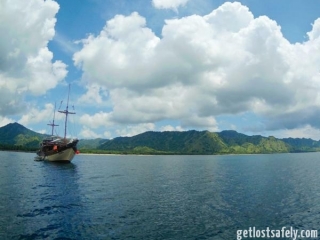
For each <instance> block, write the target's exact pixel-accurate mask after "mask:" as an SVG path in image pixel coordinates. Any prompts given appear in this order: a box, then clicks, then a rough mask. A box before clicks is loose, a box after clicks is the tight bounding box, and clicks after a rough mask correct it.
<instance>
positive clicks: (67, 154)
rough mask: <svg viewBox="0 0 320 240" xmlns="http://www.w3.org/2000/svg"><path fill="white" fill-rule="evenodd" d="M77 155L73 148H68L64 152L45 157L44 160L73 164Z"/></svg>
mask: <svg viewBox="0 0 320 240" xmlns="http://www.w3.org/2000/svg"><path fill="white" fill-rule="evenodd" d="M75 154H76V153H75V151H74V150H73V148H67V149H65V150H63V151H60V152H56V153H54V154H51V155H48V156H45V157H44V159H43V160H44V161H49V162H71V161H72V159H73V157H74V155H75Z"/></svg>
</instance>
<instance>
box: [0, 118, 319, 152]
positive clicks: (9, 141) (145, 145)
mask: <svg viewBox="0 0 320 240" xmlns="http://www.w3.org/2000/svg"><path fill="white" fill-rule="evenodd" d="M45 136H46V135H43V134H40V133H36V132H34V131H31V130H29V129H27V128H25V127H24V126H22V125H21V124H18V123H10V124H8V125H6V126H4V127H1V128H0V149H7V148H8V146H20V147H21V148H27V149H33V148H37V147H38V146H39V143H40V141H41V140H42V139H43V138H44V137H45ZM78 148H79V149H80V151H81V150H82V151H83V152H108V153H120V154H129V153H131V154H244V153H249V154H250V153H286V152H308V151H320V141H315V140H312V139H305V138H302V139H301V138H285V139H277V138H275V137H263V136H260V135H256V136H248V135H245V134H242V133H238V132H236V131H231V130H229V131H222V132H218V133H213V132H209V131H195V130H191V131H185V132H145V133H141V134H138V135H136V136H133V137H117V138H114V139H112V140H107V139H101V138H98V139H82V140H80V141H79V144H78ZM13 149H15V148H13Z"/></svg>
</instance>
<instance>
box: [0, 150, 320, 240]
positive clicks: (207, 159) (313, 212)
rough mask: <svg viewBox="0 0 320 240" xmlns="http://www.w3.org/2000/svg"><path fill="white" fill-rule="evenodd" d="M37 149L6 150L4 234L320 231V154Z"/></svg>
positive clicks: (1, 166)
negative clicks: (48, 155)
mask: <svg viewBox="0 0 320 240" xmlns="http://www.w3.org/2000/svg"><path fill="white" fill-rule="evenodd" d="M34 156H35V154H33V153H21V152H5V151H3V152H0V239H77V240H78V239H139V240H140V239H227V240H228V239H262V238H254V237H253V236H251V238H248V236H249V235H247V238H245V237H243V238H242V237H240V236H238V235H237V234H238V232H239V231H244V230H248V231H249V230H250V229H253V228H254V229H256V230H257V229H259V230H260V231H262V230H264V229H270V230H271V229H273V230H278V231H280V230H281V229H286V230H290V229H297V230H299V231H301V230H319V232H320V174H319V173H320V153H296V154H268V155H222V156H137V155H84V154H79V155H76V156H75V158H74V160H73V161H72V163H69V164H57V163H50V162H36V161H34V160H33V158H34ZM260 234H261V232H260ZM267 239H271V238H267ZM273 239H293V238H292V236H291V237H287V238H286V237H283V236H281V237H279V236H278V238H273ZM309 239H311V238H309ZM313 239H315V238H313Z"/></svg>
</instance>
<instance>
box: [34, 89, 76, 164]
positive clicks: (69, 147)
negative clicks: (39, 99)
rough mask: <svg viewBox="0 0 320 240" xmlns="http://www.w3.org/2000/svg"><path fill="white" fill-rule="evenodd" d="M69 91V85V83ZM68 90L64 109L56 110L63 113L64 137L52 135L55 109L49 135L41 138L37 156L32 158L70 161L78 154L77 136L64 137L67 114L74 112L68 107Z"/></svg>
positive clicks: (36, 159)
mask: <svg viewBox="0 0 320 240" xmlns="http://www.w3.org/2000/svg"><path fill="white" fill-rule="evenodd" d="M69 92H70V85H69ZM69 92H68V101H67V106H66V109H65V110H63V111H58V112H60V113H63V114H65V127H64V137H59V136H53V132H54V131H53V130H54V127H55V126H58V125H56V124H55V123H54V118H55V110H54V115H53V122H52V123H50V124H48V125H49V126H51V128H52V132H51V136H50V137H48V138H45V139H43V140H42V142H41V144H40V149H39V150H38V151H37V156H36V157H35V158H34V160H35V161H44V160H45V161H52V162H71V160H72V159H73V157H74V155H75V154H78V153H79V151H78V150H77V143H78V142H79V140H78V139H77V138H74V139H73V138H66V135H67V122H68V115H69V114H75V113H74V112H70V111H69V110H68V108H69V106H68V105H69Z"/></svg>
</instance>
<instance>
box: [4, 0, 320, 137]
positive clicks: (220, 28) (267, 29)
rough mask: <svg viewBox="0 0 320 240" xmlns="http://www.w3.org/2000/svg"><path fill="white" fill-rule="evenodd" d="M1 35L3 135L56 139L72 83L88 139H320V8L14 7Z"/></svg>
mask: <svg viewBox="0 0 320 240" xmlns="http://www.w3.org/2000/svg"><path fill="white" fill-rule="evenodd" d="M318 18H319V19H318ZM0 31H1V32H2V36H4V37H2V38H1V39H0V87H1V88H0V96H1V97H0V101H1V106H2V107H0V126H4V125H6V124H7V123H9V122H15V121H17V122H19V123H21V124H23V125H24V126H26V127H28V128H30V129H33V130H35V131H38V132H46V133H49V132H50V127H48V126H47V125H46V124H47V123H48V122H50V121H51V120H52V116H53V108H54V103H55V102H56V104H57V109H59V108H60V109H62V108H63V107H64V104H65V100H66V95H67V88H68V84H69V83H70V84H71V95H70V103H71V106H72V109H73V106H74V109H75V111H76V112H77V114H76V115H75V116H71V118H70V120H71V122H72V124H70V132H69V134H70V135H76V136H77V137H79V138H96V137H102V138H114V137H117V136H132V135H135V134H138V133H141V132H144V131H149V130H151V131H174V130H176V131H184V130H189V129H197V130H210V131H222V130H225V129H234V130H236V131H238V132H242V133H245V134H248V135H256V134H261V135H265V136H269V135H273V136H276V137H280V138H282V137H289V136H291V137H311V138H313V139H319V136H320V131H319V128H320V95H319V90H320V54H319V50H320V2H319V1H302V0H301V1H300V0H299V1H298V0H294V1H292V0H291V1H289V0H282V1H275V0H268V1H257V0H246V1H231V2H228V1H214V0H170V1H169V0H136V1H129V0H117V1H113V0H81V1H76V0H69V1H65V0H57V1H43V0H30V1H23V0H10V1H9V0H5V1H2V2H1V3H0ZM61 100H64V102H63V103H62V104H61ZM60 105H61V106H60ZM56 121H57V122H58V123H59V125H60V126H59V127H57V129H56V133H58V134H61V133H62V131H63V127H62V125H63V119H62V116H61V115H59V114H56ZM71 126H72V127H71Z"/></svg>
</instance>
